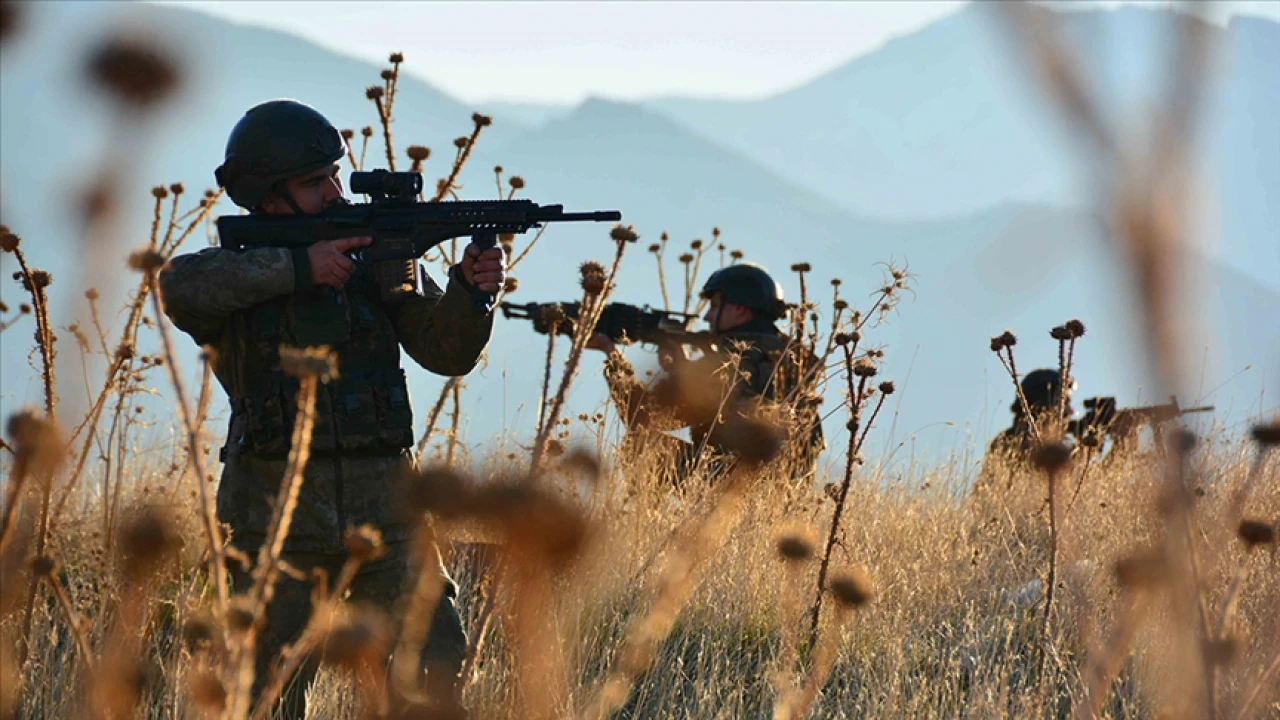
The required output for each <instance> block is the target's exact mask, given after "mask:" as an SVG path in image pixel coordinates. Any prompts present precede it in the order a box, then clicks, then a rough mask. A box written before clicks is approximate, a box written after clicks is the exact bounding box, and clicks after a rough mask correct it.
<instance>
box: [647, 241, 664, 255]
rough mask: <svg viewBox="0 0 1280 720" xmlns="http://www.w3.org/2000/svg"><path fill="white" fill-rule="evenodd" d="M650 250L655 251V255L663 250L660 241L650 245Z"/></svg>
mask: <svg viewBox="0 0 1280 720" xmlns="http://www.w3.org/2000/svg"><path fill="white" fill-rule="evenodd" d="M649 252H651V253H653V254H654V255H657V254H658V253H660V252H662V246H661V245H659V244H658V243H654V244H652V245H650V246H649Z"/></svg>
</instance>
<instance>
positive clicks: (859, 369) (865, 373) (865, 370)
mask: <svg viewBox="0 0 1280 720" xmlns="http://www.w3.org/2000/svg"><path fill="white" fill-rule="evenodd" d="M876 372H878V371H877V370H876V366H875V365H874V364H872V362H871V361H870V360H866V359H863V360H859V361H858V362H856V363H854V364H853V374H854V375H855V376H857V377H860V378H873V377H875V376H876Z"/></svg>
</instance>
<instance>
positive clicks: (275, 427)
mask: <svg viewBox="0 0 1280 720" xmlns="http://www.w3.org/2000/svg"><path fill="white" fill-rule="evenodd" d="M243 402H244V407H245V411H246V415H247V416H248V417H247V421H248V422H247V423H246V428H245V435H246V437H247V438H248V440H249V442H248V445H249V450H250V452H251V453H253V454H254V455H259V456H263V457H266V456H273V455H284V454H285V453H287V452H288V451H289V426H290V423H289V422H288V420H287V419H286V417H285V414H284V393H283V391H282V388H281V387H280V384H279V383H276V382H271V383H267V384H266V385H265V387H263V388H262V392H258V393H255V394H254V395H252V396H250V397H247V398H244V401H243Z"/></svg>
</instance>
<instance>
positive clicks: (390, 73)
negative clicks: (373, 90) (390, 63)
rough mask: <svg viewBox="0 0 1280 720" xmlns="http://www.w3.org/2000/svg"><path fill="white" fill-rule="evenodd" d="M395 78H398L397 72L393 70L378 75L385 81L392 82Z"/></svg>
mask: <svg viewBox="0 0 1280 720" xmlns="http://www.w3.org/2000/svg"><path fill="white" fill-rule="evenodd" d="M395 76H396V74H395V72H394V71H391V70H383V71H382V72H381V73H378V77H380V78H382V79H383V80H390V79H391V78H393V77H395Z"/></svg>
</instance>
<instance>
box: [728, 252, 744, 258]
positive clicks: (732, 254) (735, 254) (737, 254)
mask: <svg viewBox="0 0 1280 720" xmlns="http://www.w3.org/2000/svg"><path fill="white" fill-rule="evenodd" d="M729 257H730V258H732V259H733V260H741V259H742V258H743V255H742V251H741V250H730V251H729Z"/></svg>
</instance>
